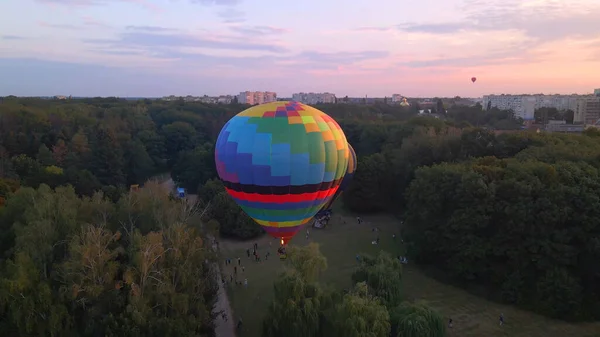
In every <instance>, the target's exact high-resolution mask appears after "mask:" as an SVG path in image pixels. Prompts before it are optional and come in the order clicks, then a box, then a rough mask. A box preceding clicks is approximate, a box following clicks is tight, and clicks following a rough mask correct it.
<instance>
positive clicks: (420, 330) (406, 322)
mask: <svg viewBox="0 0 600 337" xmlns="http://www.w3.org/2000/svg"><path fill="white" fill-rule="evenodd" d="M390 320H391V322H392V336H395V337H444V336H446V325H445V322H444V318H443V317H442V316H441V315H440V314H439V313H438V312H437V311H435V310H433V309H431V308H430V307H428V306H427V305H425V304H424V303H422V302H417V303H409V302H404V303H402V304H400V305H399V306H397V307H395V308H394V309H393V310H390Z"/></svg>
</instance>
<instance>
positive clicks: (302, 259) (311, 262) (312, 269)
mask: <svg viewBox="0 0 600 337" xmlns="http://www.w3.org/2000/svg"><path fill="white" fill-rule="evenodd" d="M287 250H288V251H287V254H288V258H287V259H286V262H287V264H288V265H289V266H290V267H291V268H292V269H293V270H295V271H297V272H298V274H299V275H300V276H301V277H302V278H303V279H305V280H306V281H308V282H315V281H317V279H318V278H319V276H320V275H321V273H323V272H324V271H325V270H326V269H327V259H326V258H325V256H323V254H321V250H320V248H319V244H318V243H314V242H311V243H309V244H308V245H306V246H290V247H288V249H287Z"/></svg>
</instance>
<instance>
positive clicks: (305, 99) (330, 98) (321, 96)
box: [292, 92, 336, 104]
mask: <svg viewBox="0 0 600 337" xmlns="http://www.w3.org/2000/svg"><path fill="white" fill-rule="evenodd" d="M292 100H294V101H298V102H301V103H304V104H318V103H335V102H336V98H335V94H332V93H329V92H323V93H314V92H308V93H305V92H299V93H296V94H293V95H292Z"/></svg>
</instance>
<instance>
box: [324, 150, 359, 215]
mask: <svg viewBox="0 0 600 337" xmlns="http://www.w3.org/2000/svg"><path fill="white" fill-rule="evenodd" d="M348 150H349V151H350V156H349V157H348V166H347V167H346V173H345V174H344V178H343V179H342V183H341V184H340V187H339V188H338V190H337V192H335V194H334V195H333V197H331V199H329V201H327V202H326V203H325V205H323V208H322V209H321V211H330V210H331V207H332V206H333V203H334V202H335V201H336V200H337V199H338V198H339V197H340V196H341V195H342V192H344V190H345V189H346V188H347V187H348V185H350V182H351V181H352V178H353V177H354V172H355V171H356V164H357V161H356V152H354V148H353V147H352V145H350V144H349V143H348Z"/></svg>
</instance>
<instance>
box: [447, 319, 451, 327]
mask: <svg viewBox="0 0 600 337" xmlns="http://www.w3.org/2000/svg"><path fill="white" fill-rule="evenodd" d="M448 327H449V328H452V318H450V319H448Z"/></svg>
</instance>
